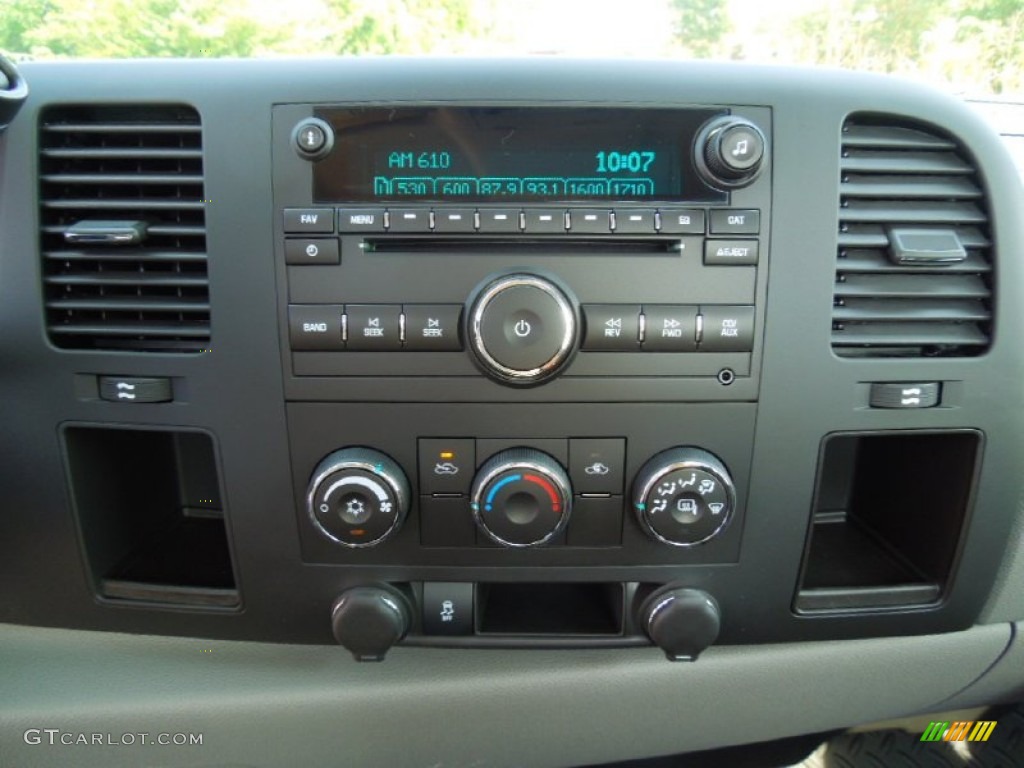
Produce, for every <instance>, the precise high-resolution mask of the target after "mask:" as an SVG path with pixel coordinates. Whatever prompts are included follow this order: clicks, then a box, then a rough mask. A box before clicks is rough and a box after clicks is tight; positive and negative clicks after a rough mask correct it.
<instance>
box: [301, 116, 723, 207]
mask: <svg viewBox="0 0 1024 768" xmlns="http://www.w3.org/2000/svg"><path fill="white" fill-rule="evenodd" d="M719 114H722V112H721V111H716V110H710V109H639V108H630V109H611V108H600V107H578V108H564V107H557V108H556V107H394V108H391V107H366V108H355V107H353V108H325V109H318V110H316V111H315V115H316V116H317V117H319V118H320V119H322V120H325V121H326V122H327V123H329V124H330V125H331V126H332V127H333V129H334V133H335V139H334V147H333V149H332V150H331V151H330V153H329V154H328V155H327V156H326V157H325V158H323V159H322V160H320V161H319V162H316V163H314V165H313V195H314V199H315V200H316V201H317V202H322V203H335V202H392V203H393V202H402V201H406V202H449V201H450V202H457V201H473V202H503V201H509V202H586V201H591V200H592V201H651V200H659V201H692V202H719V201H723V200H725V199H726V195H725V193H724V192H721V191H719V190H717V189H714V188H712V187H710V186H708V185H707V184H706V183H704V182H703V181H702V180H701V178H700V177H699V176H698V174H697V170H696V167H695V166H694V162H693V146H694V137H695V135H696V134H697V132H698V131H699V130H700V127H701V126H702V125H703V124H704V123H705V122H706V121H708V120H709V119H711V118H712V117H714V116H716V115H719Z"/></svg>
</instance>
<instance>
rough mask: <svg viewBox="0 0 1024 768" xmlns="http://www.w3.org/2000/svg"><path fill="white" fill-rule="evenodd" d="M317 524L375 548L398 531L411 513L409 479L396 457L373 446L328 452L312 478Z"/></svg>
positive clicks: (348, 542)
mask: <svg viewBox="0 0 1024 768" xmlns="http://www.w3.org/2000/svg"><path fill="white" fill-rule="evenodd" d="M306 508H307V511H308V513H309V517H310V519H311V520H312V521H313V525H315V526H316V528H317V529H318V530H319V531H320V532H321V533H322V534H324V535H325V536H327V537H328V538H329V539H331V540H332V541H335V542H337V543H338V544H342V545H344V546H346V547H357V548H358V547H372V546H374V545H376V544H380V543H381V542H382V541H384V540H385V539H387V538H388V537H390V536H392V535H393V534H394V533H395V532H397V531H398V529H399V528H401V527H402V522H403V521H404V520H405V516H406V514H407V513H408V512H409V481H408V480H407V479H406V477H405V473H404V472H403V471H402V468H401V467H399V466H398V464H396V463H395V462H394V461H393V460H392V459H391V458H389V457H388V456H385V455H384V454H383V453H380V452H379V451H374V450H372V449H370V448H342V449H341V450H337V451H335V452H334V453H331V454H329V455H327V456H326V457H325V458H324V460H323V461H321V462H320V463H319V464H318V465H317V467H316V469H314V470H313V479H312V480H311V481H310V483H309V491H308V493H307V495H306Z"/></svg>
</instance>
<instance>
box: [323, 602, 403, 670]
mask: <svg viewBox="0 0 1024 768" xmlns="http://www.w3.org/2000/svg"><path fill="white" fill-rule="evenodd" d="M411 616H412V612H411V610H410V608H409V603H408V601H407V600H406V599H405V597H403V596H402V595H401V594H399V593H398V592H397V591H396V590H393V589H386V588H384V587H354V588H353V589H349V590H346V591H345V592H342V593H341V596H340V597H338V599H337V600H335V601H334V605H333V606H332V607H331V629H332V631H333V632H334V638H335V639H336V640H337V641H338V642H339V643H341V645H343V646H344V647H345V648H346V649H348V650H349V651H350V652H351V653H352V655H353V656H354V657H355V659H356V661H383V660H384V656H385V654H387V652H388V651H389V650H390V649H391V646H393V645H394V644H395V643H397V642H398V641H399V640H401V639H402V638H403V637H405V633H406V632H408V631H409V624H410V619H411Z"/></svg>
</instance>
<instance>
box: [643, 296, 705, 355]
mask: <svg viewBox="0 0 1024 768" xmlns="http://www.w3.org/2000/svg"><path fill="white" fill-rule="evenodd" d="M643 350H644V351H645V352H696V351H697V307H687V306H675V305H660V306H645V307H644V342H643Z"/></svg>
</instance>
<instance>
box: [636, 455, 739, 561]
mask: <svg viewBox="0 0 1024 768" xmlns="http://www.w3.org/2000/svg"><path fill="white" fill-rule="evenodd" d="M633 506H634V509H635V510H636V515H637V519H638V520H639V522H640V525H641V526H642V527H643V529H644V530H645V531H647V533H649V534H650V535H651V536H653V537H654V538H655V539H657V540H658V541H661V542H664V543H665V544H671V545H673V546H676V547H690V546H694V545H695V544H701V543H703V542H705V541H707V540H708V539H711V538H713V537H714V536H717V535H718V534H719V533H720V532H721V531H722V530H723V529H724V528H725V526H726V525H728V523H729V519H730V518H731V517H732V513H733V509H734V507H735V506H736V488H735V486H734V485H733V482H732V478H731V477H730V476H729V471H728V470H727V469H726V468H725V465H724V464H723V463H722V462H721V461H719V460H718V458H717V457H715V456H713V455H712V454H710V453H708V452H707V451H705V450H702V449H700V448H689V447H682V448H671V449H669V450H667V451H663V452H661V453H659V454H658V455H657V456H655V457H654V458H652V459H651V460H650V461H648V462H647V463H646V464H644V465H643V467H641V468H640V472H639V473H638V474H637V476H636V481H635V482H634V484H633Z"/></svg>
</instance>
